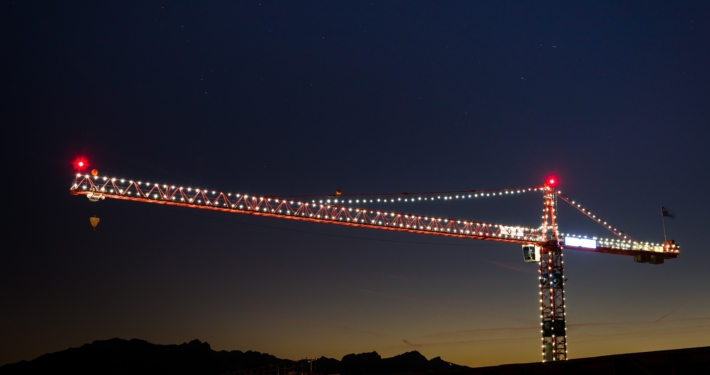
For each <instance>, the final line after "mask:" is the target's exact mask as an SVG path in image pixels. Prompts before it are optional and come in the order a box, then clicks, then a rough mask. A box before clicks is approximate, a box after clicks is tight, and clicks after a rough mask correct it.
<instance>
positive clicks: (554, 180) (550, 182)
mask: <svg viewBox="0 0 710 375" xmlns="http://www.w3.org/2000/svg"><path fill="white" fill-rule="evenodd" d="M555 185H557V178H556V177H554V176H550V177H548V178H547V180H546V181H545V186H550V187H553V186H555Z"/></svg>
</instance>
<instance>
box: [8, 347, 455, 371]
mask: <svg viewBox="0 0 710 375" xmlns="http://www.w3.org/2000/svg"><path fill="white" fill-rule="evenodd" d="M280 363H293V361H290V360H286V359H280V358H276V357H274V356H272V355H270V354H266V353H259V352H252V351H247V352H241V351H238V350H233V351H229V352H228V351H224V350H223V351H214V350H212V348H210V345H209V344H208V343H206V342H200V341H199V340H193V341H190V342H189V343H183V344H180V345H156V344H151V343H149V342H147V341H143V340H138V339H132V340H123V339H119V338H114V339H110V340H102V341H94V342H93V343H91V344H84V345H82V346H81V347H78V348H70V349H67V350H63V351H60V352H56V353H49V354H45V355H42V356H40V357H37V358H36V359H34V360H31V361H20V362H17V363H12V364H8V365H5V366H2V367H0V374H3V375H4V374H40V373H44V374H47V373H66V374H72V375H83V374H102V375H113V374H132V375H136V374H151V375H160V374H166V375H167V374H171V375H182V374H185V375H187V374H202V375H218V374H223V373H226V372H228V371H237V370H245V369H252V368H258V367H263V366H269V365H275V364H280ZM463 368H466V367H464V366H458V365H454V364H451V363H449V362H446V361H444V360H442V359H441V358H439V357H436V358H433V359H431V360H427V359H426V358H425V357H424V356H423V355H421V354H420V353H419V352H416V351H414V352H408V353H403V354H400V355H397V356H394V357H392V358H382V357H381V356H380V355H379V354H377V352H371V353H362V354H348V355H346V356H345V357H343V359H342V360H341V361H339V360H337V359H332V358H325V357H321V358H319V359H317V360H316V361H314V368H313V370H314V372H317V373H322V374H395V373H403V372H427V371H440V370H448V369H463Z"/></svg>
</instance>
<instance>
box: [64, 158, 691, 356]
mask: <svg viewBox="0 0 710 375" xmlns="http://www.w3.org/2000/svg"><path fill="white" fill-rule="evenodd" d="M557 184H558V183H557V180H556V178H554V177H550V178H547V179H546V181H545V182H544V184H543V185H539V186H532V187H527V188H512V189H511V188H505V189H492V190H460V191H448V192H421V193H400V194H380V195H379V198H375V197H374V196H375V195H374V194H367V195H343V194H342V192H341V191H340V190H338V191H336V193H335V194H334V195H322V196H317V197H321V198H323V199H319V200H315V199H311V200H310V201H309V199H308V198H313V197H316V196H309V197H303V196H301V197H295V196H291V197H277V196H268V195H250V194H238V193H231V192H221V191H216V190H206V189H200V188H192V187H183V186H179V185H172V184H162V183H155V182H144V181H139V180H129V179H124V178H116V177H108V176H99V175H98V171H97V170H95V169H94V170H92V171H91V174H82V173H77V174H76V175H75V178H74V182H73V183H72V185H71V188H70V189H69V192H70V193H71V194H72V195H85V196H86V197H87V198H88V199H89V200H90V201H92V202H97V201H100V200H104V199H106V198H109V199H118V200H128V201H135V202H144V203H154V204H162V205H168V206H176V207H185V208H195V209H202V210H211V211H221V212H228V213H235V214H244V215H253V216H264V217H271V218H279V219H287V220H300V221H307V222H312V223H323V224H334V225H344V226H350V227H360V228H371V229H379V230H389V231H396V232H407V233H416V234H425V235H435V236H444V237H456V238H466V239H471V240H481V241H493V242H506V243H514V244H520V245H522V249H523V257H524V260H525V261H526V262H530V263H532V262H537V263H538V264H539V267H538V269H539V283H538V284H539V285H538V287H539V288H540V319H541V323H540V325H541V329H540V331H541V333H542V349H541V350H542V360H543V362H544V361H558V360H566V359H567V329H566V327H565V320H566V319H565V315H566V314H565V294H564V282H565V279H564V269H563V268H564V267H563V265H564V262H563V260H562V250H563V249H564V250H575V251H589V252H596V253H604V254H615V255H626V256H630V257H633V259H634V261H636V262H639V263H650V264H662V263H664V261H665V260H666V259H672V258H676V257H677V256H678V255H679V254H680V246H679V245H678V244H676V243H675V242H674V240H664V242H663V243H660V244H659V243H649V242H643V241H640V240H639V239H637V238H635V237H634V236H632V235H631V234H629V233H627V232H624V231H623V230H621V229H619V228H617V227H616V226H614V225H612V224H611V223H610V222H608V221H606V220H604V219H602V218H601V217H599V216H598V215H596V214H595V213H592V212H591V211H589V210H588V209H587V208H585V207H582V205H581V204H580V203H577V202H576V201H574V200H572V199H570V198H568V197H567V196H565V195H563V194H562V192H561V191H559V190H556V189H555V188H556V186H557ZM533 192H537V193H541V194H542V199H543V214H542V224H541V226H540V227H537V228H533V227H524V226H515V225H504V224H494V223H485V222H479V221H472V220H462V219H452V218H441V217H433V216H422V215H417V214H411V213H400V212H393V211H385V210H382V209H372V208H367V207H366V206H367V205H368V204H371V203H377V202H380V201H382V202H380V203H383V202H390V203H394V202H401V201H405V202H419V201H435V200H442V197H443V200H447V199H467V198H479V197H489V196H505V195H514V194H523V193H533ZM395 197H396V198H395ZM558 200H561V201H563V202H565V203H568V204H570V205H571V206H572V207H574V208H575V209H577V210H579V211H580V212H581V213H583V214H584V215H586V216H587V217H589V218H590V219H592V220H593V221H594V222H596V223H598V224H599V225H601V226H603V227H604V228H605V229H606V230H607V231H609V232H610V233H611V234H612V235H613V236H614V238H613V239H609V238H607V239H603V238H597V237H589V238H588V237H587V236H579V235H573V234H567V233H561V232H559V230H558V223H557V202H558ZM370 207H372V206H370ZM90 221H91V224H92V226H93V227H94V229H95V227H96V225H97V224H98V218H95V217H94V218H92V219H90Z"/></svg>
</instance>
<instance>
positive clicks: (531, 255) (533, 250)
mask: <svg viewBox="0 0 710 375" xmlns="http://www.w3.org/2000/svg"><path fill="white" fill-rule="evenodd" d="M523 260H524V261H525V262H526V263H536V262H539V261H540V246H536V245H529V244H526V245H523Z"/></svg>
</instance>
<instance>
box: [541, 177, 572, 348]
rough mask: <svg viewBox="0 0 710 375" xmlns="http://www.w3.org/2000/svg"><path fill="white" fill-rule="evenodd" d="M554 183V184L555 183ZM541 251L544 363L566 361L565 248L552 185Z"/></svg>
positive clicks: (546, 201)
mask: <svg viewBox="0 0 710 375" xmlns="http://www.w3.org/2000/svg"><path fill="white" fill-rule="evenodd" d="M553 182H554V181H553ZM543 202H544V209H543V215H542V232H543V235H544V239H546V240H547V241H545V242H543V243H542V246H541V251H540V267H539V271H540V319H541V321H542V322H541V323H540V325H541V328H542V329H541V330H540V331H541V333H542V356H543V361H552V360H555V361H559V360H565V359H567V328H566V327H565V315H566V314H565V290H564V272H563V267H562V263H563V261H562V247H561V246H560V242H559V239H558V231H557V220H556V218H557V212H556V207H555V191H554V190H553V189H552V186H550V184H549V183H546V184H545V189H544V196H543Z"/></svg>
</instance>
